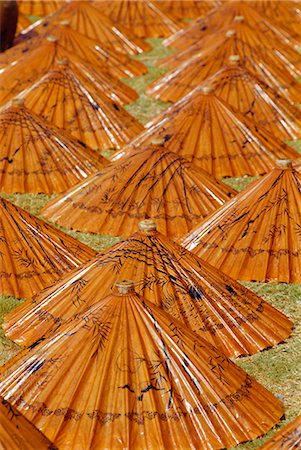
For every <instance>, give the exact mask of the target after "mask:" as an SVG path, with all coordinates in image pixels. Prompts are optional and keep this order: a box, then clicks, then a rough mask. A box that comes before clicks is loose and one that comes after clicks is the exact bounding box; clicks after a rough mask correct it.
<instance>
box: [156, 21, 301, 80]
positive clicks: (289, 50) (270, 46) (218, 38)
mask: <svg viewBox="0 0 301 450" xmlns="http://www.w3.org/2000/svg"><path fill="white" fill-rule="evenodd" d="M230 31H233V32H235V35H236V36H237V38H238V39H240V40H241V41H242V42H244V43H245V44H246V45H247V46H248V50H247V51H248V52H249V53H250V52H251V50H253V51H254V52H256V51H257V50H258V49H260V50H261V51H263V52H268V54H269V57H270V58H271V59H272V60H273V61H274V64H276V63H278V64H280V65H285V66H287V68H288V70H289V71H290V72H291V74H292V75H293V76H300V74H301V72H300V67H301V55H300V53H299V52H298V51H297V50H296V49H294V48H293V47H292V46H290V45H288V44H286V43H284V42H282V41H280V40H279V38H278V36H277V35H276V34H275V35H272V36H266V34H265V33H263V32H261V31H260V30H258V29H253V28H251V27H250V26H248V25H247V23H246V22H245V18H244V16H238V17H236V18H235V19H234V21H233V23H232V24H231V27H230V28H229V26H228V25H227V26H225V27H224V28H222V29H221V30H218V31H214V32H212V33H209V34H206V35H205V36H204V37H203V38H202V39H200V40H198V41H196V43H195V44H192V45H190V46H189V47H188V48H185V49H184V50H182V51H180V52H177V53H176V54H172V55H170V56H168V57H167V58H164V59H163V60H161V63H160V66H163V67H169V68H175V67H177V66H179V65H180V64H181V63H182V62H185V61H186V60H187V59H189V58H191V57H192V56H194V55H196V54H198V53H200V52H202V51H205V52H206V50H207V49H208V48H209V47H211V46H215V47H217V46H220V45H222V44H223V43H224V42H225V41H226V40H227V34H228V33H229V32H230ZM300 43H301V36H300Z"/></svg>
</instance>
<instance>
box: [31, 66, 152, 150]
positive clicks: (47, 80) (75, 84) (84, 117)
mask: <svg viewBox="0 0 301 450" xmlns="http://www.w3.org/2000/svg"><path fill="white" fill-rule="evenodd" d="M22 96H23V98H24V99H25V105H26V106H27V107H28V108H29V109H30V110H31V111H33V112H35V113H36V114H37V115H39V116H40V117H43V118H44V119H45V120H47V121H49V122H51V123H53V124H54V125H56V126H57V127H59V128H63V129H66V130H68V132H70V133H71V134H72V136H74V137H75V138H76V139H79V140H80V141H82V142H84V143H85V144H86V145H87V146H89V147H91V148H92V149H94V150H104V149H108V148H109V149H119V148H121V147H122V146H123V145H125V144H126V143H127V142H129V141H130V140H131V139H133V138H134V137H135V136H136V135H137V134H139V133H140V132H141V131H143V130H144V127H143V126H142V125H141V124H140V123H139V122H138V121H137V120H136V119H134V117H132V116H131V115H130V114H129V113H128V112H127V111H126V110H125V109H124V108H123V107H122V106H120V105H119V104H118V103H117V102H115V101H114V100H111V99H110V98H108V97H107V95H105V92H103V89H99V88H98V86H95V85H94V86H93V85H92V84H91V83H90V82H89V80H88V79H87V77H86V76H84V77H83V76H82V73H81V72H80V71H78V70H74V66H73V65H70V66H68V64H67V65H66V64H61V65H58V66H56V67H54V68H53V69H52V70H50V71H49V72H48V73H47V74H46V75H45V76H44V77H43V78H41V79H40V81H38V82H37V83H36V84H34V85H33V86H32V87H31V88H29V89H27V90H26V91H25V92H24V93H23V94H22ZM45 99H47V101H45ZM62 105H64V108H62Z"/></svg>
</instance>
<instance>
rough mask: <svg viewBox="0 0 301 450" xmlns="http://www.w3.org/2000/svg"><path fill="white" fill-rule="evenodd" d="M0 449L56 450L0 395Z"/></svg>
mask: <svg viewBox="0 0 301 450" xmlns="http://www.w3.org/2000/svg"><path fill="white" fill-rule="evenodd" d="M0 448H1V449H2V450H32V449H33V448H35V449H39V450H56V447H55V446H54V445H53V444H51V442H50V441H49V440H48V439H47V438H46V437H45V436H44V435H43V434H42V433H41V432H40V431H39V430H38V429H37V428H36V427H35V426H34V425H33V424H32V423H30V422H29V421H28V420H27V419H25V417H24V416H23V415H22V414H21V413H20V412H19V411H17V409H16V408H15V407H13V406H12V405H11V404H10V403H9V402H7V401H6V400H4V398H3V397H1V396H0Z"/></svg>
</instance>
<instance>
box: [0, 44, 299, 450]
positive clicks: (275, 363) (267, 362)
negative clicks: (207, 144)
mask: <svg viewBox="0 0 301 450" xmlns="http://www.w3.org/2000/svg"><path fill="white" fill-rule="evenodd" d="M149 42H150V43H151V44H152V45H153V47H154V50H153V51H152V52H150V53H147V54H143V55H140V56H138V57H137V58H138V59H140V60H141V61H143V62H144V63H145V64H147V65H148V67H149V73H148V74H147V75H144V76H142V77H139V78H136V79H130V80H127V81H126V82H127V84H129V85H130V86H132V87H134V88H135V89H136V90H137V91H138V92H139V94H140V98H139V99H138V100H137V101H135V102H134V103H132V104H131V105H128V106H127V110H128V111H129V112H130V113H131V114H133V115H134V116H135V117H136V118H137V119H139V120H140V121H141V122H142V123H146V122H147V121H148V120H149V119H150V118H152V117H154V116H155V115H156V114H158V113H159V112H160V111H162V110H163V109H164V108H166V106H167V104H166V103H162V102H158V101H154V100H152V99H150V98H149V97H147V96H146V95H145V94H144V89H145V87H146V86H147V85H148V84H149V83H150V82H152V81H153V80H154V79H156V78H157V77H158V76H159V75H160V74H162V73H163V71H162V70H161V71H160V70H158V69H157V68H156V61H157V60H158V59H159V58H161V57H164V56H166V55H167V54H169V53H170V51H169V50H168V49H166V48H164V47H163V46H162V45H161V40H160V39H151V40H149ZM224 181H226V182H227V183H228V184H229V185H231V186H232V187H234V188H235V189H237V190H241V189H243V188H244V187H246V186H247V185H248V184H249V183H250V182H251V181H253V178H240V179H227V180H224ZM2 195H3V196H4V197H6V198H8V199H10V200H11V201H12V202H14V203H16V204H17V205H19V206H21V207H23V208H24V209H26V210H28V211H29V212H31V213H32V214H35V215H37V216H39V213H40V210H41V208H42V207H43V205H44V204H46V203H47V202H48V201H49V200H50V199H51V198H53V197H54V196H49V195H36V194H22V195H18V194H12V195H5V194H2ZM65 231H66V232H68V233H69V234H71V235H72V236H74V237H76V238H77V239H79V240H81V241H82V242H84V243H85V244H87V245H90V246H91V247H93V248H95V249H96V250H99V251H100V250H102V249H104V248H106V247H109V246H111V245H113V244H114V243H116V242H117V241H118V240H119V238H114V237H112V236H103V235H91V234H86V233H76V232H69V231H67V230H65ZM245 284H246V285H247V286H248V287H249V288H250V289H252V290H253V291H254V292H256V293H257V294H259V295H261V296H262V297H263V298H265V300H267V301H269V302H270V303H272V304H273V305H274V306H275V307H276V308H278V309H280V310H281V311H283V312H284V313H285V314H287V315H288V316H289V317H291V318H292V320H293V321H294V323H295V329H294V332H293V335H292V336H291V338H290V339H288V340H287V341H286V342H284V343H283V344H281V345H278V346H277V347H276V348H274V349H270V350H266V351H263V352H261V353H259V354H257V355H253V356H251V357H245V358H240V359H238V360H236V362H237V364H239V365H240V366H241V367H242V368H243V369H245V370H247V371H248V372H249V374H250V375H252V376H254V377H255V378H256V379H257V381H259V382H260V383H262V384H263V385H264V386H265V387H266V388H268V389H269V390H271V391H272V392H273V393H274V394H275V395H277V396H278V397H279V398H280V399H281V400H282V401H283V403H284V406H285V419H284V420H283V422H281V424H280V425H279V426H277V427H275V428H274V429H273V430H271V431H270V432H269V433H268V434H267V435H265V437H264V438H262V439H256V440H254V441H253V442H251V443H247V444H241V445H239V446H238V447H236V448H237V449H239V450H243V449H245V450H254V449H257V448H259V446H260V445H261V444H262V443H263V442H265V441H266V440H267V439H268V438H270V437H271V436H272V435H273V434H274V433H275V432H276V430H278V429H280V428H281V427H283V426H284V425H285V424H286V423H288V422H290V421H291V420H292V419H294V418H295V417H296V416H297V415H299V414H300V413H301V405H300V403H301V402H300V392H301V361H300V360H301V356H300V355H301V332H300V323H301V285H288V284H259V283H245ZM20 302H21V301H20V300H17V299H15V298H13V297H7V296H0V322H2V320H3V317H4V316H5V315H6V314H8V313H9V312H10V311H11V310H12V309H13V308H15V307H16V306H17V305H19V304H20ZM18 351H19V348H18V346H17V345H15V344H14V343H12V342H11V341H9V340H8V339H6V338H5V336H4V334H3V332H2V330H0V364H3V363H4V362H5V361H6V360H7V359H9V358H11V357H12V356H13V355H14V354H16V353H17V352H18Z"/></svg>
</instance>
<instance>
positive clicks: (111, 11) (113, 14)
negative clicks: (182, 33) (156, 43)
mask: <svg viewBox="0 0 301 450" xmlns="http://www.w3.org/2000/svg"><path fill="white" fill-rule="evenodd" d="M94 5H95V6H96V7H98V8H99V9H100V11H101V12H102V13H103V14H105V15H106V16H107V17H109V18H110V19H111V20H112V22H114V23H115V24H116V25H117V26H118V27H119V26H124V27H126V28H127V29H128V30H131V32H132V33H133V34H134V35H135V36H138V37H139V38H146V37H149V38H156V37H167V36H169V35H170V34H172V33H175V32H176V31H178V30H179V29H180V26H179V25H178V24H177V22H176V20H174V18H173V17H172V16H171V15H168V14H167V13H164V12H162V10H161V8H160V6H159V5H157V4H156V2H151V1H147V0H141V1H138V2H137V1H134V2H133V1H131V0H114V1H113V2H112V1H110V0H101V1H96V2H95V3H94Z"/></svg>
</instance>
